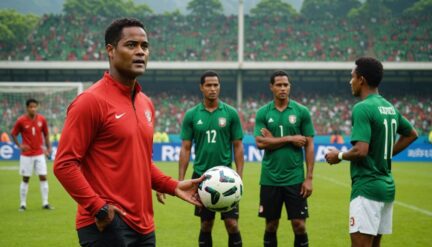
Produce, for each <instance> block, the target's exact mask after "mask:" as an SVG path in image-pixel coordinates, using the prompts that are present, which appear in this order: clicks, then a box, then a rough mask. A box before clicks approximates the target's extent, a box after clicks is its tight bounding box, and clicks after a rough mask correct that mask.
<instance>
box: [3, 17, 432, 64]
mask: <svg viewBox="0 0 432 247" xmlns="http://www.w3.org/2000/svg"><path fill="white" fill-rule="evenodd" d="M431 18H432V17H431V16H430V15H429V16H423V17H417V18H415V19H413V18H402V17H393V18H392V19H380V20H377V19H374V18H371V19H370V20H368V19H365V20H363V21H359V20H350V19H340V18H328V19H324V20H316V19H307V18H303V17H298V18H286V19H283V18H274V17H252V16H246V17H245V49H244V53H245V60H246V61H352V60H353V59H354V58H356V57H358V56H359V55H362V54H364V51H366V52H367V53H368V54H371V55H374V56H375V57H377V58H379V59H381V60H383V61H431V60H432V43H431V42H430V33H432V24H431V23H432V19H431ZM142 20H143V21H144V23H145V24H146V26H147V27H146V28H147V31H148V32H149V36H150V37H151V39H150V44H151V46H152V54H151V57H152V58H151V59H152V60H154V61H235V60H237V22H238V20H237V17H236V16H216V17H213V19H206V18H205V17H200V16H189V15H188V16H184V15H152V16H144V17H142ZM109 21H110V20H108V19H107V18H104V17H100V16H93V17H91V18H84V17H82V16H71V15H63V14H60V15H53V14H49V15H44V16H43V17H42V18H41V20H40V23H39V24H38V25H37V26H36V29H35V30H34V31H33V32H32V33H31V35H29V37H27V39H25V40H24V42H23V43H22V44H19V45H18V46H17V47H15V48H14V49H12V50H5V49H0V60H26V61H27V60H35V61H44V60H54V61H65V60H67V61H74V60H82V61H88V60H90V61H104V60H106V57H105V55H104V54H105V53H104V44H103V42H102V41H103V38H102V37H103V33H102V32H101V30H104V27H105V26H107V25H108V24H109ZM333 27H338V28H333ZM323 30H326V31H325V32H324V31H323Z"/></svg>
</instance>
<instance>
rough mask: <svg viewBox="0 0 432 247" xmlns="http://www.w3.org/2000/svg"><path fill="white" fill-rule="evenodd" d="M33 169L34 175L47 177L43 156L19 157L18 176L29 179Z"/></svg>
mask: <svg viewBox="0 0 432 247" xmlns="http://www.w3.org/2000/svg"><path fill="white" fill-rule="evenodd" d="M33 169H34V171H35V174H36V175H47V165H46V161H45V155H43V154H41V155H36V156H24V155H21V156H20V169H19V173H20V175H21V176H24V177H30V176H31V175H32V174H33Z"/></svg>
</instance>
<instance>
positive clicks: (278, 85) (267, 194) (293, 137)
mask: <svg viewBox="0 0 432 247" xmlns="http://www.w3.org/2000/svg"><path fill="white" fill-rule="evenodd" d="M270 90H271V91H272V93H273V101H271V102H270V103H268V104H266V105H264V106H263V107H261V108H260V109H259V110H258V112H257V114H256V120H255V129H254V135H255V141H256V144H257V146H258V148H260V149H264V150H265V151H264V157H263V160H262V167H261V179H260V185H261V191H260V208H259V216H260V217H264V218H265V219H266V227H265V233H264V246H265V247H270V246H271V247H273V246H277V235H276V233H277V229H278V226H279V219H280V216H281V211H282V206H283V203H285V207H286V211H287V214H288V219H289V220H291V225H292V228H293V232H294V235H295V240H294V246H308V236H307V233H306V218H307V217H308V207H307V200H306V198H307V197H309V196H310V195H311V193H312V177H313V167H314V143H313V136H314V134H315V131H314V127H313V124H312V120H311V117H310V113H309V110H308V109H307V108H306V107H305V106H303V105H301V104H299V103H298V102H296V101H294V100H293V99H291V98H290V91H291V83H290V81H289V80H288V74H287V73H286V72H284V71H276V72H274V73H273V74H272V76H271V78H270ZM303 151H304V152H305V155H304V154H303ZM303 155H304V157H305V159H306V178H305V174H304V164H303Z"/></svg>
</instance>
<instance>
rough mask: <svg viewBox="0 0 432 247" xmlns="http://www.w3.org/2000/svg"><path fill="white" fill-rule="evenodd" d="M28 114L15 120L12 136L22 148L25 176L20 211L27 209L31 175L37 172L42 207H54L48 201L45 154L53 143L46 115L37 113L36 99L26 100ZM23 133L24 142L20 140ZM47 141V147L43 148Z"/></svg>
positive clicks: (22, 174) (22, 167)
mask: <svg viewBox="0 0 432 247" xmlns="http://www.w3.org/2000/svg"><path fill="white" fill-rule="evenodd" d="M26 107H27V114H24V115H22V116H21V117H19V118H18V120H17V121H16V122H15V125H14V127H13V129H12V132H11V136H12V139H13V141H14V142H15V144H16V145H17V146H18V147H19V149H20V150H21V156H20V170H19V172H20V175H21V176H22V177H23V180H22V181H21V185H20V201H21V203H20V207H19V211H21V212H23V211H25V210H26V209H27V192H28V182H29V181H30V176H31V175H32V174H33V169H34V170H35V173H36V174H37V175H39V180H40V190H41V194H42V208H43V209H52V207H51V206H50V205H49V203H48V180H47V165H46V161H45V155H47V156H48V155H49V154H50V153H51V143H50V141H49V135H48V127H47V126H48V125H47V121H46V119H45V117H44V116H42V115H41V114H38V113H37V110H38V107H39V102H38V101H37V100H35V99H28V100H27V101H26ZM20 133H21V138H22V143H21V144H20V143H19V141H18V138H17V137H18V135H19V134H20ZM44 143H45V146H46V149H43V144H44Z"/></svg>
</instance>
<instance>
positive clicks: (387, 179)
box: [351, 94, 413, 202]
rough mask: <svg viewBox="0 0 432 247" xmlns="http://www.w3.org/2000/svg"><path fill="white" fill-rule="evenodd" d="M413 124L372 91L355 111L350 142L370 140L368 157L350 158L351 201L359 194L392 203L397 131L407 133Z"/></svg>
mask: <svg viewBox="0 0 432 247" xmlns="http://www.w3.org/2000/svg"><path fill="white" fill-rule="evenodd" d="M412 129H413V127H412V126H411V124H410V123H409V122H408V120H407V119H406V118H404V117H403V116H402V115H401V114H400V113H399V112H398V111H397V110H396V109H395V108H394V106H393V105H392V104H391V103H390V102H388V101H387V100H386V99H384V98H383V97H382V96H381V95H379V94H371V95H369V96H368V97H366V98H365V99H364V100H362V101H360V102H359V103H357V104H356V105H355V106H354V108H353V111H352V132H351V143H352V144H353V145H354V144H355V143H356V142H358V141H360V142H366V143H369V152H368V154H367V156H366V158H365V159H362V160H356V161H351V180H352V191H351V200H352V199H354V198H356V197H357V196H363V197H365V198H368V199H371V200H375V201H381V202H391V201H393V200H394V197H395V184H394V180H393V175H392V173H391V159H392V153H393V145H394V143H395V142H396V133H398V134H402V135H408V134H409V133H410V132H411V130H412Z"/></svg>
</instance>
